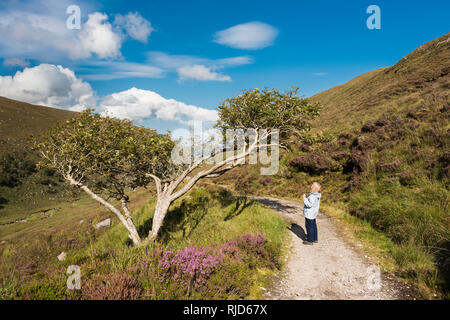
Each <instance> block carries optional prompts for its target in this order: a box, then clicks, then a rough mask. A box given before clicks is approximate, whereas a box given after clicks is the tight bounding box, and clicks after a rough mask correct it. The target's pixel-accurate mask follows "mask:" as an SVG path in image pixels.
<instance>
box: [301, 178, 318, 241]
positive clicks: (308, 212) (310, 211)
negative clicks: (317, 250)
mask: <svg viewBox="0 0 450 320" xmlns="http://www.w3.org/2000/svg"><path fill="white" fill-rule="evenodd" d="M320 188H321V186H320V184H319V183H318V182H314V183H313V184H312V186H311V193H310V194H309V195H308V197H307V196H306V195H305V194H303V203H304V206H303V215H304V216H305V227H306V241H303V243H304V244H307V245H312V244H313V243H314V242H316V243H317V242H318V238H317V223H316V217H317V214H318V213H319V207H320V197H321V196H322V194H321V193H320Z"/></svg>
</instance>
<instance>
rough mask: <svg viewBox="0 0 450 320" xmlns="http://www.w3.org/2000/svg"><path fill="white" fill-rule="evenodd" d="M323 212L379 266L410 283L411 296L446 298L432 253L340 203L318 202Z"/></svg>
mask: <svg viewBox="0 0 450 320" xmlns="http://www.w3.org/2000/svg"><path fill="white" fill-rule="evenodd" d="M322 210H323V212H324V213H325V214H327V215H329V216H330V217H332V218H334V219H336V220H337V221H338V222H339V223H340V224H341V225H342V226H343V228H344V230H345V234H346V235H347V236H349V237H350V239H351V241H352V242H353V243H355V242H356V243H361V244H362V246H361V247H360V249H361V250H362V251H363V252H364V253H365V254H366V255H367V256H369V257H370V258H371V259H373V261H374V262H375V263H376V264H377V265H378V266H380V268H381V270H382V271H384V272H387V273H389V274H391V275H394V276H395V278H396V279H397V281H401V282H404V283H406V284H408V285H409V286H411V287H412V288H413V289H414V290H415V292H413V294H414V296H415V297H417V298H421V299H435V298H448V297H446V296H442V294H441V292H440V286H442V283H439V282H440V281H442V280H441V279H439V276H438V271H437V268H436V264H435V261H434V257H433V256H432V255H430V254H427V253H426V252H424V251H423V250H420V248H419V247H416V246H412V245H408V244H407V245H399V244H397V243H395V242H394V241H392V239H390V238H389V237H388V236H386V234H385V233H383V232H380V231H378V230H376V229H374V228H373V227H372V225H371V224H370V223H369V222H368V221H365V220H362V219H359V218H357V217H355V216H353V215H351V214H349V213H348V209H347V208H346V205H345V204H343V203H331V204H325V205H322Z"/></svg>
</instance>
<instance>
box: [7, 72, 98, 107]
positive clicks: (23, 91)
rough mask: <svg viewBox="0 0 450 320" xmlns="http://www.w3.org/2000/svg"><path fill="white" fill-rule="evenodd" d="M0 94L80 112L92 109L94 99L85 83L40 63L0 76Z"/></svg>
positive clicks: (70, 74)
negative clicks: (13, 73) (12, 73)
mask: <svg viewBox="0 0 450 320" xmlns="http://www.w3.org/2000/svg"><path fill="white" fill-rule="evenodd" d="M0 95H1V96H5V97H7V98H11V99H15V100H19V101H25V102H28V103H32V104H39V105H46V106H50V107H56V108H62V109H70V110H75V111H79V110H83V109H85V108H88V107H93V106H95V104H96V101H97V97H96V95H95V93H94V91H93V90H92V88H91V86H90V85H89V83H87V82H84V81H82V80H81V79H79V78H77V77H76V76H75V74H74V72H73V71H72V70H70V69H66V68H63V67H62V66H55V65H52V64H41V65H39V66H36V67H33V68H25V69H24V70H23V71H17V72H16V74H15V75H14V76H0Z"/></svg>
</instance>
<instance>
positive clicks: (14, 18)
mask: <svg viewBox="0 0 450 320" xmlns="http://www.w3.org/2000/svg"><path fill="white" fill-rule="evenodd" d="M69 4H71V3H70V2H68V1H66V0H61V1H49V0H30V2H29V3H28V4H26V5H25V4H23V3H20V2H18V3H17V4H16V5H14V6H10V7H6V9H3V10H1V11H0V34H1V35H2V36H1V37H0V56H2V57H5V58H27V59H38V60H46V61H48V60H50V59H52V60H53V61H63V60H64V59H65V58H67V57H69V58H70V59H72V60H76V59H87V58H90V57H91V56H92V55H96V56H97V57H98V58H100V59H104V58H117V57H120V56H121V51H120V50H121V47H122V43H123V42H124V41H125V40H126V39H127V38H131V39H135V40H138V41H142V42H146V41H147V38H148V36H149V34H150V33H151V32H152V31H153V28H151V25H150V22H149V21H147V20H146V19H144V18H143V17H142V16H141V15H140V14H139V13H137V12H136V13H129V14H127V15H124V16H122V15H117V16H116V17H115V20H114V21H116V22H113V23H111V22H109V17H108V15H106V14H104V13H100V12H93V13H91V14H89V15H88V19H87V21H86V22H85V23H83V24H82V25H81V29H80V30H70V29H68V28H67V27H66V19H67V17H68V16H67V15H66V14H65V12H66V8H67V6H68V5H69ZM81 6H82V8H83V11H82V12H83V13H84V14H86V12H89V11H88V10H89V9H90V5H89V4H88V3H87V2H86V3H84V2H83V3H82V4H81ZM91 12H92V11H91Z"/></svg>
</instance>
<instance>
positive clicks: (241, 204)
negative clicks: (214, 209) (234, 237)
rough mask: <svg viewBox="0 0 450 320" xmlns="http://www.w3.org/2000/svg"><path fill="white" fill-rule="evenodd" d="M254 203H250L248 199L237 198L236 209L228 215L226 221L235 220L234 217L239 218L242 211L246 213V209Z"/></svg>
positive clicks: (251, 201)
mask: <svg viewBox="0 0 450 320" xmlns="http://www.w3.org/2000/svg"><path fill="white" fill-rule="evenodd" d="M253 202H255V201H254V200H250V201H249V199H248V198H247V197H237V198H236V206H235V208H234V209H233V210H232V211H231V212H229V213H228V214H227V216H226V217H225V219H224V220H225V221H228V220H230V219H233V218H234V217H237V216H238V215H240V214H241V213H242V211H244V209H245V208H247V207H248V206H250V205H251V204H252V203H253Z"/></svg>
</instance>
